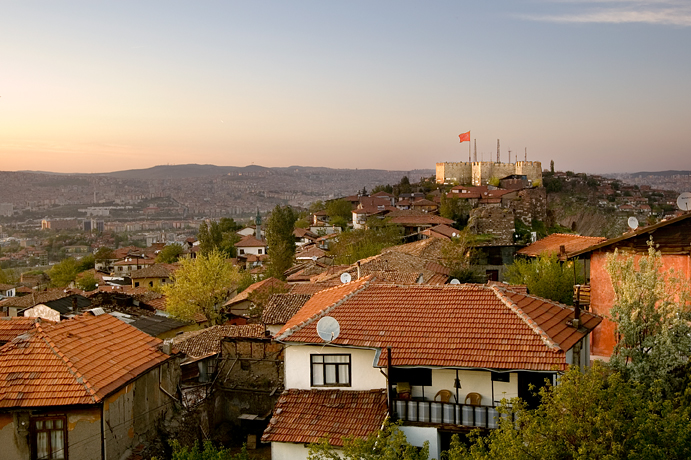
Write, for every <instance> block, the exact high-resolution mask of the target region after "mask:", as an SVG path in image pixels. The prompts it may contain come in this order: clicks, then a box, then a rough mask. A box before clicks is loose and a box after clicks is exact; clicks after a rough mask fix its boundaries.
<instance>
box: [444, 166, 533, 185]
mask: <svg viewBox="0 0 691 460" xmlns="http://www.w3.org/2000/svg"><path fill="white" fill-rule="evenodd" d="M512 174H518V175H526V176H528V180H529V181H530V182H531V183H534V182H535V181H539V182H540V183H541V182H542V164H541V163H540V162H539V161H517V162H516V163H495V162H491V161H475V162H467V161H463V162H458V163H437V183H440V184H444V183H458V184H461V185H468V184H471V185H487V184H488V183H489V180H490V179H491V178H493V177H496V178H497V179H501V178H504V177H506V176H510V175H512Z"/></svg>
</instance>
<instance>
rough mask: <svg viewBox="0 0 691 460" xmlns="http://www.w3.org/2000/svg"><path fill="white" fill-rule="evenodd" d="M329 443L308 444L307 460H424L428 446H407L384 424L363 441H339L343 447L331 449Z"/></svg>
mask: <svg viewBox="0 0 691 460" xmlns="http://www.w3.org/2000/svg"><path fill="white" fill-rule="evenodd" d="M329 441H330V440H329V439H322V440H321V441H320V442H318V443H316V444H310V446H309V453H308V454H307V459H308V460H427V459H428V457H429V442H428V441H425V443H424V445H423V447H421V448H420V447H415V446H413V445H412V444H410V443H409V442H408V440H407V439H406V437H405V434H404V433H403V431H401V429H400V428H399V427H398V426H397V425H392V424H390V423H386V424H385V425H384V426H383V427H382V429H381V430H380V431H378V432H375V433H372V434H370V435H369V436H368V437H367V438H365V439H362V438H351V437H345V438H343V447H340V446H339V447H335V446H333V445H331V444H330V442H329Z"/></svg>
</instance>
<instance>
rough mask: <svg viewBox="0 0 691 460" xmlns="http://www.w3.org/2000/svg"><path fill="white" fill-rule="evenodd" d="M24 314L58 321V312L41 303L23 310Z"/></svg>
mask: <svg viewBox="0 0 691 460" xmlns="http://www.w3.org/2000/svg"><path fill="white" fill-rule="evenodd" d="M24 316H26V317H27V318H43V319H47V320H49V321H55V322H56V323H59V322H60V312H58V311H57V310H53V309H52V308H50V307H48V306H47V305H43V304H39V305H36V306H35V307H32V308H29V309H27V310H24Z"/></svg>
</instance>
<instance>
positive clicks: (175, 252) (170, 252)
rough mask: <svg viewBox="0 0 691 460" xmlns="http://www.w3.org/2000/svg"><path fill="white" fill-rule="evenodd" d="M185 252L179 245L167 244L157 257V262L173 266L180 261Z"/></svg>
mask: <svg viewBox="0 0 691 460" xmlns="http://www.w3.org/2000/svg"><path fill="white" fill-rule="evenodd" d="M183 252H184V249H183V247H182V246H181V245H180V244H178V243H173V244H167V245H165V246H164V247H163V249H161V252H159V253H158V255H157V256H156V262H158V263H163V264H173V263H175V262H177V261H178V260H179V259H180V256H181V255H182V253H183Z"/></svg>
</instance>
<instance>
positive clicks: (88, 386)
mask: <svg viewBox="0 0 691 460" xmlns="http://www.w3.org/2000/svg"><path fill="white" fill-rule="evenodd" d="M34 326H35V327H36V329H37V330H38V332H39V337H40V338H41V339H43V341H44V342H45V343H46V345H48V347H49V348H50V351H51V352H52V353H53V354H54V355H55V356H57V357H58V358H59V359H60V360H61V361H62V362H63V363H65V364H66V365H67V370H68V371H69V372H70V374H72V375H73V376H74V377H75V380H76V382H77V383H80V384H82V385H83V386H84V389H85V390H86V392H87V393H88V394H89V396H91V398H92V399H93V401H94V402H98V400H97V398H96V390H95V389H94V388H93V387H92V386H91V384H90V383H89V382H88V381H87V380H86V377H85V376H84V375H83V374H82V373H81V372H79V371H78V370H77V368H76V366H75V365H74V363H72V361H70V359H69V358H68V357H67V355H65V354H64V353H63V352H61V351H60V349H59V348H58V346H57V345H56V344H55V343H54V342H53V341H52V340H51V339H50V336H49V335H48V333H47V332H46V331H45V330H44V329H43V328H42V327H41V323H39V322H36V323H34ZM80 380H81V381H80Z"/></svg>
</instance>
